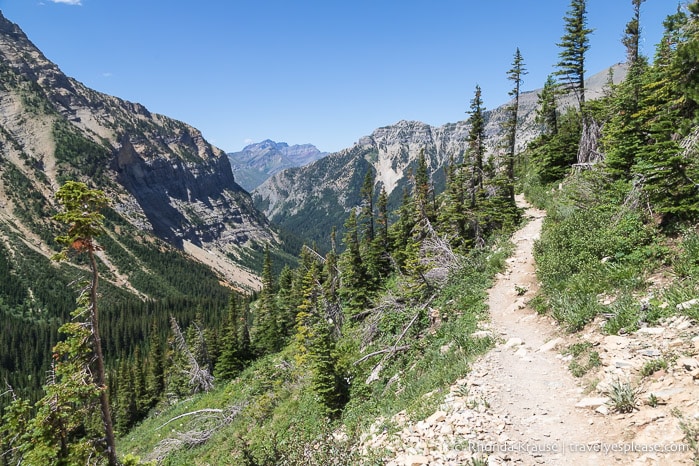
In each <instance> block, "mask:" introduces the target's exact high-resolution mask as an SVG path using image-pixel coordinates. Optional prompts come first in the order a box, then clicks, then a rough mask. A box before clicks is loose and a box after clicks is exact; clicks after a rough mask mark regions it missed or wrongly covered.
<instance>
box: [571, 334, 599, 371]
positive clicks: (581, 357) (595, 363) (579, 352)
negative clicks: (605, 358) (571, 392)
mask: <svg viewBox="0 0 699 466" xmlns="http://www.w3.org/2000/svg"><path fill="white" fill-rule="evenodd" d="M592 347H593V345H592V343H590V342H587V341H586V342H580V343H573V344H572V345H570V346H569V347H568V348H566V349H565V350H563V351H562V354H564V355H570V356H572V357H573V358H574V359H573V360H572V361H571V362H570V364H569V365H568V369H569V370H570V372H571V374H573V376H574V377H582V376H584V375H585V374H587V373H588V372H589V371H590V370H591V369H593V368H596V367H599V366H601V365H602V361H601V360H600V357H599V353H598V352H597V351H590V350H591V349H592ZM585 356H586V357H587V358H585Z"/></svg>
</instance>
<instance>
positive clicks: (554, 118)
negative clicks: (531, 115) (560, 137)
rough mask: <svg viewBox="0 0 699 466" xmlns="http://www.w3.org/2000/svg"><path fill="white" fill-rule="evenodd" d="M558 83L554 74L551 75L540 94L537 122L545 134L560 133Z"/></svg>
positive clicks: (553, 134)
mask: <svg viewBox="0 0 699 466" xmlns="http://www.w3.org/2000/svg"><path fill="white" fill-rule="evenodd" d="M557 96H558V84H557V83H556V80H555V79H554V78H553V76H552V75H549V76H548V78H547V79H546V82H545V83H544V87H543V89H542V90H541V92H540V93H539V94H538V100H537V110H536V122H537V124H539V125H540V126H541V128H542V134H543V135H545V136H555V135H556V134H558V104H557V103H556V98H557Z"/></svg>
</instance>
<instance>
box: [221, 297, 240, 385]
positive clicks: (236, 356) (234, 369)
mask: <svg viewBox="0 0 699 466" xmlns="http://www.w3.org/2000/svg"><path fill="white" fill-rule="evenodd" d="M242 325H243V323H242V321H241V313H240V310H239V306H238V302H237V299H236V297H235V296H234V295H233V294H231V296H230V298H229V300H228V313H227V316H226V323H225V326H224V328H223V333H222V336H221V355H220V356H219V358H218V362H217V363H216V367H215V376H216V377H217V378H220V379H221V380H231V379H233V378H234V377H236V376H237V375H238V374H239V373H240V371H241V370H242V369H243V354H242V353H243V341H242V338H241V336H242V332H241V326H242Z"/></svg>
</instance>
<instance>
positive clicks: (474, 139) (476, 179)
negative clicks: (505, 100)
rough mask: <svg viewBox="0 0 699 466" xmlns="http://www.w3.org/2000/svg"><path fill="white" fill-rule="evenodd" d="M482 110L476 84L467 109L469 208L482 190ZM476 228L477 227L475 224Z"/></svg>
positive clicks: (483, 155)
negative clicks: (468, 126)
mask: <svg viewBox="0 0 699 466" xmlns="http://www.w3.org/2000/svg"><path fill="white" fill-rule="evenodd" d="M484 111H485V108H484V107H483V98H482V96H481V87H480V86H479V85H476V90H475V92H474V95H473V99H471V106H470V108H469V111H468V114H469V117H468V123H469V124H470V128H469V131H468V155H469V158H470V160H471V162H470V163H471V186H470V198H471V208H475V207H476V199H477V197H478V195H479V194H480V193H482V192H483V178H484V170H483V160H484V158H485V117H484V114H483V113H484ZM476 229H478V227H477V226H476ZM476 236H477V235H476Z"/></svg>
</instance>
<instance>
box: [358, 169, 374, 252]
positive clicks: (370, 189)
mask: <svg viewBox="0 0 699 466" xmlns="http://www.w3.org/2000/svg"><path fill="white" fill-rule="evenodd" d="M359 195H360V197H361V199H362V205H361V211H360V213H359V221H360V223H361V224H362V232H361V233H362V241H363V242H364V243H367V244H369V243H371V242H372V241H374V171H373V170H372V169H371V168H369V170H367V172H366V176H365V177H364V182H363V183H362V189H361V190H360V193H359Z"/></svg>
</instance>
